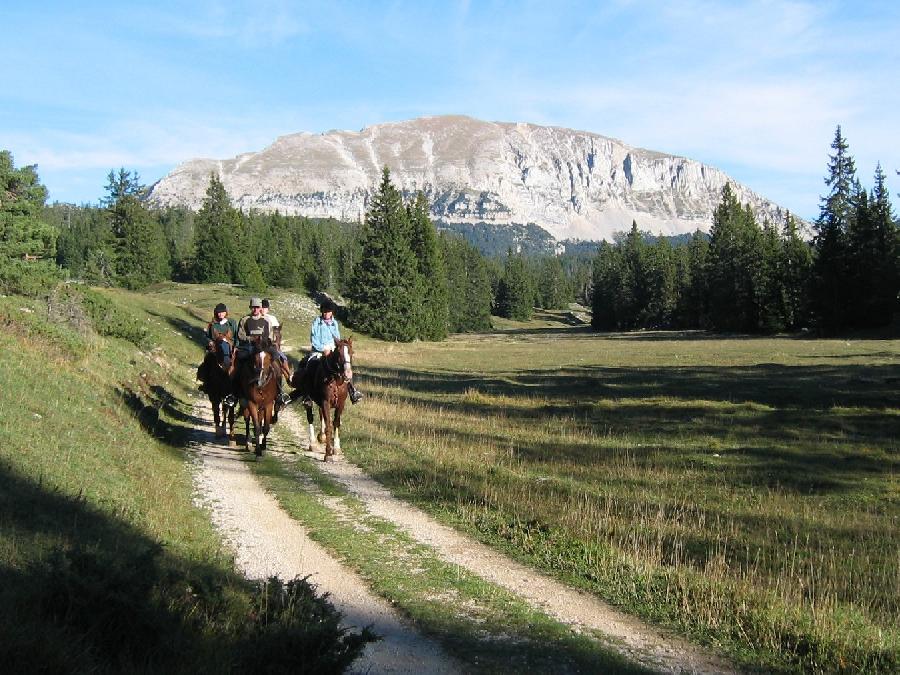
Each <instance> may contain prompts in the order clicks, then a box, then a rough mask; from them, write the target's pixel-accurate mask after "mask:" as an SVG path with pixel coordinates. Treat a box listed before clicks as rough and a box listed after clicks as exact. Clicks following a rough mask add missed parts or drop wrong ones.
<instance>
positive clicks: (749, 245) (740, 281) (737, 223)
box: [706, 183, 762, 331]
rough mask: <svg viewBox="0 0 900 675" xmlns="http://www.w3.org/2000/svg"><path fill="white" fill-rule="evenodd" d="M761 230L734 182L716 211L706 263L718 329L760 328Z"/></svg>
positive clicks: (712, 318)
mask: <svg viewBox="0 0 900 675" xmlns="http://www.w3.org/2000/svg"><path fill="white" fill-rule="evenodd" d="M761 257H762V254H761V232H760V229H759V226H758V225H757V224H756V220H755V218H754V217H753V213H752V212H751V211H750V208H749V205H748V207H747V208H743V207H742V206H741V205H740V203H739V202H738V199H737V197H736V196H735V194H734V191H733V190H732V189H731V184H729V183H726V184H725V186H724V187H723V188H722V201H721V202H720V203H719V206H718V207H717V208H716V211H715V213H714V214H713V225H712V228H711V229H710V241H709V252H708V256H707V265H706V286H707V290H708V308H709V322H710V324H711V326H712V327H714V328H716V329H718V330H727V331H755V330H759V328H760V325H759V304H758V302H759V300H758V295H757V292H758V289H757V285H758V282H759V280H758V276H757V273H756V269H757V267H758V266H759V264H760V262H761Z"/></svg>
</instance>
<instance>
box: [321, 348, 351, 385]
mask: <svg viewBox="0 0 900 675" xmlns="http://www.w3.org/2000/svg"><path fill="white" fill-rule="evenodd" d="M324 360H325V364H324V365H325V372H326V373H327V376H328V377H338V378H340V379H341V381H342V382H349V381H350V380H352V379H353V366H352V365H351V356H350V345H349V344H348V343H347V342H345V341H344V340H341V341H340V342H338V343H337V344H336V345H335V348H334V350H333V351H332V352H331V353H330V354H329V355H328V356H326V357H325V359H324Z"/></svg>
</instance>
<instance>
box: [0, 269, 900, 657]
mask: <svg viewBox="0 0 900 675" xmlns="http://www.w3.org/2000/svg"><path fill="white" fill-rule="evenodd" d="M272 298H273V301H274V303H275V304H274V312H275V314H276V315H278V317H279V319H280V320H281V321H282V323H283V324H284V325H285V339H286V344H288V345H289V346H290V347H293V348H294V349H296V348H298V347H300V346H301V345H305V344H306V343H307V341H308V330H309V328H308V327H309V321H310V319H311V318H312V316H314V314H315V306H314V304H313V303H312V302H311V301H310V300H309V299H308V298H303V297H300V296H296V295H289V294H280V295H279V294H276V295H273V296H272ZM219 301H224V302H226V303H227V304H228V305H229V307H230V308H231V309H232V314H233V315H240V314H241V313H242V312H243V310H244V308H245V307H246V304H247V297H246V294H245V293H243V292H242V291H240V290H239V289H234V288H231V287H227V286H186V285H180V284H163V285H160V286H159V287H155V288H152V289H149V290H148V291H147V292H145V293H143V294H134V293H128V292H126V291H116V290H103V291H95V290H90V289H77V290H72V291H69V292H63V293H61V294H58V295H56V296H54V297H52V298H51V299H50V301H49V303H48V302H46V301H32V300H24V299H21V298H2V297H0V317H2V320H3V323H4V325H5V326H6V327H7V339H6V340H4V342H3V343H2V346H0V474H2V476H0V478H2V480H0V602H2V603H3V605H4V607H7V608H10V611H7V612H5V613H4V616H3V618H0V636H2V640H0V657H2V659H3V663H4V664H7V665H9V667H11V668H13V669H18V670H23V669H24V670H27V669H32V670H33V669H35V668H36V667H37V668H38V669H43V670H46V671H47V672H70V671H72V670H82V671H85V672H87V671H91V672H124V671H134V672H141V671H144V672H161V671H163V670H164V671H166V672H188V671H190V672H223V671H226V670H228V669H229V668H231V669H234V668H238V669H244V670H250V671H252V670H253V668H254V667H255V666H254V664H256V665H258V658H259V654H260V653H263V652H264V653H266V654H267V656H268V657H269V658H270V659H275V663H276V664H277V663H279V661H278V660H277V659H278V658H280V657H283V658H284V659H285V661H284V663H286V664H290V663H292V662H291V661H290V659H291V658H292V655H293V657H294V658H296V654H298V653H313V652H316V653H319V654H327V655H328V658H329V659H330V660H327V661H322V662H321V663H320V664H319V665H321V667H320V668H319V671H320V672H329V671H335V672H336V671H338V670H340V668H341V667H342V664H343V665H346V663H349V662H350V661H351V660H352V658H353V656H354V655H355V654H356V653H357V652H358V649H359V648H360V646H361V644H362V640H363V639H365V638H360V639H356V638H355V637H353V636H347V635H343V636H342V635H341V634H339V632H338V631H337V630H336V616H335V615H334V613H333V612H332V613H330V612H329V611H328V608H327V607H326V606H325V605H323V604H322V603H321V602H320V601H319V600H318V599H317V598H315V596H314V594H313V592H312V590H311V589H309V588H308V587H302V586H296V587H292V588H291V589H289V592H288V593H285V592H284V589H283V588H281V587H279V586H278V585H277V584H276V585H273V586H270V587H268V588H262V589H260V588H258V587H256V588H254V587H253V586H252V585H249V584H247V583H246V582H244V581H242V580H241V579H240V578H239V577H238V576H237V575H235V574H234V572H233V569H232V561H231V559H230V556H229V555H228V554H227V553H225V552H224V551H223V548H222V544H221V541H220V539H219V537H218V535H217V534H216V533H215V531H214V530H213V528H212V526H211V525H210V523H209V519H208V517H207V515H206V514H205V513H204V512H203V511H202V509H200V508H198V507H197V506H196V505H195V504H194V503H193V487H192V483H191V473H190V465H189V462H188V461H187V459H188V456H187V455H186V453H185V446H186V444H187V443H188V441H189V440H190V439H191V438H192V434H193V433H194V430H195V429H196V428H197V427H198V426H204V427H205V425H202V423H201V422H200V420H198V419H197V418H196V417H195V416H194V414H193V410H192V402H193V401H194V400H195V395H196V391H195V386H196V383H195V382H194V381H193V370H194V368H195V367H196V364H197V363H198V362H199V358H200V354H201V348H200V346H199V340H198V338H199V335H200V332H201V330H202V327H203V325H204V324H205V322H206V321H207V320H208V318H209V314H210V312H211V309H212V307H213V306H214V305H215V304H216V303H217V302H219ZM495 321H496V322H497V330H496V331H495V332H494V333H491V334H488V335H459V336H453V337H451V338H450V339H448V340H447V341H445V342H442V343H434V344H431V343H415V344H397V343H384V342H380V341H377V340H373V339H370V338H367V337H366V336H363V335H354V345H355V350H356V363H355V368H354V372H355V374H356V376H357V378H358V380H359V385H360V388H361V389H362V390H363V391H364V392H365V393H366V394H367V398H366V400H365V401H364V402H363V403H362V404H361V405H356V406H352V407H350V408H349V409H348V411H347V412H346V416H345V420H344V426H343V428H342V440H343V448H344V452H345V454H346V456H347V457H348V458H349V459H350V460H352V461H354V462H358V463H359V464H361V465H362V466H363V467H365V469H366V470H367V471H369V472H370V473H371V474H372V475H373V476H374V477H375V478H377V479H378V480H380V481H382V482H383V483H384V484H386V485H388V486H389V487H391V489H392V490H393V491H394V492H395V493H397V494H399V495H401V496H403V497H405V498H408V499H410V500H411V501H413V502H415V503H417V504H419V505H421V506H422V507H424V508H425V509H426V510H428V511H430V512H431V513H433V514H435V515H436V516H437V517H438V518H440V519H441V520H443V521H445V522H448V523H451V524H453V525H455V526H457V527H459V528H461V529H464V530H466V531H469V532H471V533H473V534H474V535H475V536H477V537H478V538H480V539H481V540H483V541H486V542H488V543H490V544H492V545H494V546H496V547H498V548H501V549H504V550H506V551H508V552H509V553H511V554H512V555H514V556H516V557H517V558H520V559H521V560H523V561H526V562H529V563H530V564H533V565H534V566H536V567H538V568H541V569H543V570H545V571H547V572H549V573H550V574H553V575H555V576H557V577H559V578H561V579H562V580H564V581H566V582H568V583H571V584H573V585H575V586H578V587H581V588H584V589H587V590H589V591H591V592H593V593H596V594H597V595H598V596H601V597H603V598H606V599H607V600H609V601H611V602H613V603H614V604H616V605H618V606H620V607H622V608H623V609H624V610H625V611H627V612H631V613H634V614H637V615H640V616H643V617H645V618H647V619H649V620H652V621H654V622H657V623H659V624H662V625H667V626H672V627H674V628H676V629H677V630H678V631H680V632H682V633H684V634H686V635H689V636H691V637H692V638H693V639H695V640H697V641H699V642H702V643H705V644H710V645H713V646H715V647H717V648H718V649H720V650H722V651H723V652H725V653H727V654H729V655H730V656H731V657H732V658H734V659H735V660H736V661H737V662H738V663H740V664H743V665H744V666H746V667H748V668H749V669H751V670H759V671H766V672H777V671H783V672H800V671H805V672H839V671H846V672H896V671H897V670H898V669H900V631H898V628H897V626H898V623H900V621H898V616H900V611H898V605H900V564H898V561H900V536H898V535H900V523H898V515H900V479H898V465H900V462H898V447H897V442H898V441H897V439H898V438H900V341H890V340H863V339H860V340H857V339H851V340H846V339H844V340H811V339H799V338H792V337H777V338H754V337H730V338H729V337H718V336H709V335H705V334H702V333H653V332H641V333H630V334H594V333H591V332H590V331H589V330H588V329H586V328H585V327H584V326H582V325H578V322H577V321H575V320H574V318H573V316H572V315H570V314H569V313H546V314H540V315H538V316H537V317H536V318H535V319H534V320H533V321H531V322H528V323H527V324H516V323H512V322H500V321H499V320H495ZM344 333H345V334H347V335H352V334H353V331H352V330H349V329H347V328H346V326H345V327H344ZM294 354H296V352H294ZM282 433H283V430H281V429H279V430H278V435H276V445H275V446H274V447H275V449H278V444H277V442H278V440H279V437H280V435H281V434H282ZM248 460H249V457H248ZM257 470H258V471H261V472H262V473H263V474H266V473H267V472H272V475H271V476H266V475H264V476H263V477H264V480H266V481H268V483H267V484H268V485H269V487H270V488H271V489H273V490H274V491H276V492H278V493H279V495H280V496H281V497H282V499H283V501H285V502H289V501H293V502H295V508H297V509H300V510H305V511H308V512H309V513H311V514H313V516H312V517H315V518H317V519H320V520H321V519H323V518H324V517H325V516H324V515H322V514H323V513H324V512H322V511H321V508H320V506H319V505H317V503H316V502H315V499H312V498H310V499H306V498H305V497H304V496H303V495H301V494H299V492H298V493H297V494H294V495H291V482H290V481H288V480H286V479H285V478H284V474H282V473H279V472H276V471H275V469H274V468H273V465H272V463H271V462H269V463H260V464H259V465H258V466H257ZM326 515H327V514H326ZM372 527H373V531H374V533H375V534H374V535H373V536H375V535H378V534H379V533H380V532H381V531H382V530H384V531H387V530H388V529H390V528H389V526H388V525H387V524H383V523H374V522H373V524H372ZM334 538H335V540H336V543H334V544H333V546H334V547H335V549H336V550H337V549H339V548H340V547H341V546H349V544H347V541H344V542H343V543H341V535H340V533H339V532H337V533H336V534H335V535H334ZM345 539H346V538H345ZM351 539H352V538H351ZM351 543H352V541H351ZM398 546H401V544H398ZM402 546H405V547H407V548H400V549H398V551H401V552H404V555H407V553H406V551H408V550H413V549H415V544H414V543H413V542H406V543H404V544H402ZM370 548H371V547H370ZM366 550H369V549H366ZM346 555H350V553H347V554H346ZM359 555H361V556H362V557H366V552H365V551H362V552H361V553H360V554H359ZM417 555H419V554H418V553H417ZM421 555H422V556H425V555H426V554H425V553H424V552H423V553H421ZM394 557H398V558H399V557H403V556H400V555H397V556H394ZM372 565H373V569H372V570H370V572H369V574H370V576H371V577H372V578H377V577H378V575H379V570H380V569H381V568H382V567H383V565H379V564H378V563H377V561H376V562H373V564H372ZM422 565H423V566H427V567H429V568H430V567H432V566H433V567H434V569H435V570H437V571H436V572H434V577H435V578H439V577H440V576H441V575H445V576H446V575H452V574H454V571H453V570H450V571H448V570H445V569H444V567H443V566H442V563H440V561H432V560H431V559H430V558H428V559H426V558H422ZM455 575H456V576H457V580H458V576H459V571H458V570H456V571H455ZM394 581H395V582H396V583H395V586H398V587H403V586H404V585H405V584H406V585H408V584H411V582H409V581H406V580H404V578H403V577H398V578H397V579H396V580H394ZM383 583H384V584H385V586H386V587H387V586H389V585H390V583H391V580H389V579H386V580H384V582H383ZM466 584H467V588H466V590H465V592H464V595H465V597H466V598H471V599H472V602H473V604H478V605H484V606H485V607H486V608H487V609H485V610H484V611H485V614H484V616H485V617H497V618H495V619H494V618H492V619H489V621H496V622H497V625H498V626H499V627H500V628H498V630H499V631H500V632H503V631H504V630H505V629H503V628H502V626H507V625H508V626H516V625H521V626H527V627H528V630H529V631H531V632H532V633H533V634H534V635H535V636H552V640H557V641H560V643H559V649H560V653H563V652H565V653H569V654H575V656H574V657H573V658H574V661H573V663H574V664H576V665H575V666H574V668H575V669H576V670H577V669H578V666H577V664H578V663H591V662H594V663H596V661H595V660H593V659H596V655H595V653H594V652H593V651H592V650H593V647H590V646H587V645H586V643H582V642H577V643H572V644H571V645H568V646H566V645H564V644H563V642H564V638H563V637H562V635H561V633H559V632H558V631H557V629H556V628H554V627H552V626H550V625H549V624H543V623H540V622H539V621H537V620H536V619H534V618H531V615H530V614H528V611H529V610H527V609H525V608H519V607H518V606H516V605H514V603H512V601H510V600H504V599H503V597H502V596H500V595H497V594H496V591H495V590H494V589H490V588H486V587H482V586H481V585H480V584H481V582H480V581H478V580H477V579H468V580H466ZM396 592H397V591H396V589H394V590H393V591H391V590H384V591H383V593H384V594H385V595H386V596H389V595H390V594H391V593H396ZM425 595H431V596H434V597H440V594H439V593H438V592H437V591H436V590H434V589H429V590H428V591H427V593H425ZM298 596H302V602H297V601H296V598H297V597H298ZM285 598H288V599H289V600H290V601H289V602H287V603H284V602H283V600H284V599H285ZM411 602H412V603H415V602H418V600H413V601H411ZM429 613H430V614H432V615H434V614H435V613H434V612H433V611H432V610H431V609H424V610H422V616H426V617H427V615H428V614H429ZM411 614H414V613H412V612H411ZM452 618H453V617H449V618H448V617H443V618H441V617H440V616H439V617H438V618H437V619H434V618H432V619H426V620H425V621H426V623H427V621H428V620H430V621H431V622H432V624H433V626H432V628H433V630H434V631H435V632H437V633H440V632H441V631H444V632H446V633H448V634H452V633H454V632H460V631H461V630H462V629H460V628H459V627H458V626H457V625H456V624H454V623H453V622H452V621H451V620H450V619H452ZM442 621H443V622H444V623H441V622H442ZM310 626H315V627H316V628H315V630H313V631H311V632H310V631H309V627H310ZM304 630H305V631H306V632H304ZM516 630H518V629H516ZM523 630H525V629H524V628H523ZM123 636H124V637H123ZM547 639H551V638H550V637H548V638H547ZM535 642H536V643H538V642H540V638H535ZM460 644H462V645H463V647H465V644H466V643H465V642H464V641H463V642H461V643H460ZM497 655H499V656H497ZM494 656H496V657H497V658H501V659H502V653H501V652H497V653H496V654H495V655H494ZM332 657H333V658H332ZM582 659H583V660H582ZM308 665H309V664H308ZM310 667H312V666H310ZM498 667H499V666H498Z"/></svg>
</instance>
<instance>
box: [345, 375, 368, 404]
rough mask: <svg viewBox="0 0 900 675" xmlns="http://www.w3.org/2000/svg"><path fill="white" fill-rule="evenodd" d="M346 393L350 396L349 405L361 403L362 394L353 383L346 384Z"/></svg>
mask: <svg viewBox="0 0 900 675" xmlns="http://www.w3.org/2000/svg"><path fill="white" fill-rule="evenodd" d="M347 392H348V393H349V394H350V402H351V403H359V402H360V401H362V399H363V396H364V394H363V393H362V392H361V391H359V390H358V389H357V388H356V385H354V384H353V381H352V380H351V381H350V382H348V383H347Z"/></svg>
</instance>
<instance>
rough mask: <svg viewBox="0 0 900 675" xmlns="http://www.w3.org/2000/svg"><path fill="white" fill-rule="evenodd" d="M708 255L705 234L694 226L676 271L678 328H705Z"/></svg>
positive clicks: (707, 300)
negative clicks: (679, 271) (678, 272)
mask: <svg viewBox="0 0 900 675" xmlns="http://www.w3.org/2000/svg"><path fill="white" fill-rule="evenodd" d="M708 258H709V237H707V235H706V234H704V233H703V232H701V231H700V230H697V231H696V232H694V235H693V236H692V237H691V241H690V243H689V244H688V246H687V251H686V252H685V254H684V261H683V263H682V269H681V273H680V275H679V284H680V288H679V291H678V307H677V310H676V316H677V317H678V318H677V325H679V326H680V327H682V328H705V327H706V326H707V325H708V316H709V305H708V303H709V289H708V286H707V279H708V272H707V265H708Z"/></svg>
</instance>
